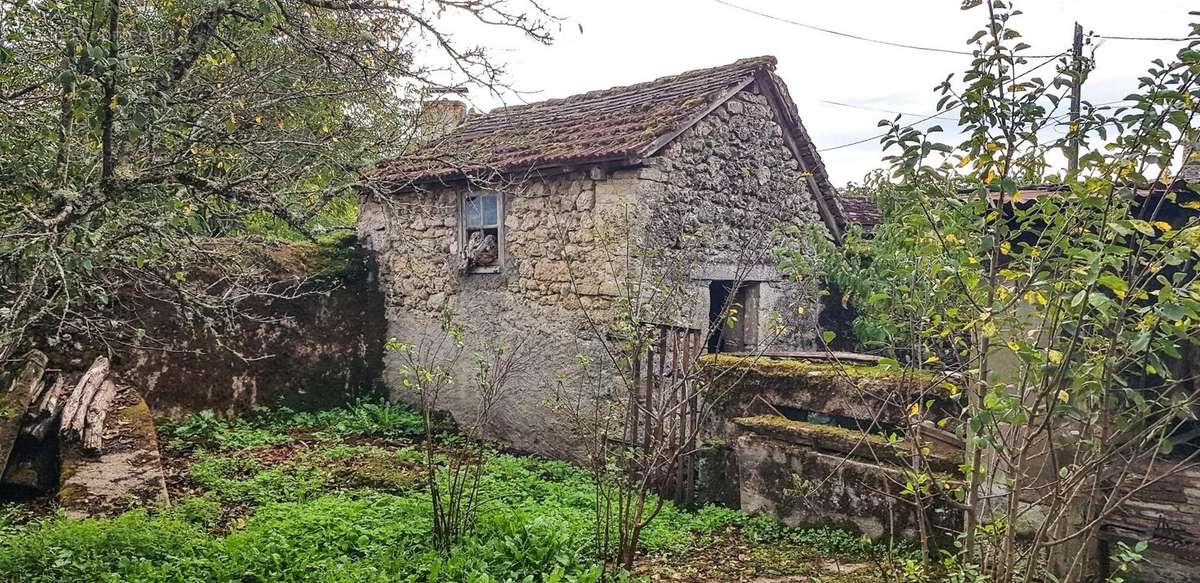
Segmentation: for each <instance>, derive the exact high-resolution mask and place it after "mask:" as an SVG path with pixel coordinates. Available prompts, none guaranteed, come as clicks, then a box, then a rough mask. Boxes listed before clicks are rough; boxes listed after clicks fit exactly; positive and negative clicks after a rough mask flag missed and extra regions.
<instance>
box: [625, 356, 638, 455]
mask: <svg viewBox="0 0 1200 583" xmlns="http://www.w3.org/2000/svg"><path fill="white" fill-rule="evenodd" d="M631 386H632V387H633V390H632V391H629V396H628V399H629V402H628V403H627V404H626V406H627V407H629V411H628V415H627V417H628V418H627V419H626V420H625V422H626V426H627V434H626V436H625V439H626V443H630V444H633V445H634V446H636V445H637V443H638V419H639V417H640V415H641V411H640V410H639V409H640V407H639V406H638V403H640V402H641V398H640V397H639V395H640V394H641V386H642V355H641V354H638V355H637V356H636V358H634V359H633V384H632V385H631Z"/></svg>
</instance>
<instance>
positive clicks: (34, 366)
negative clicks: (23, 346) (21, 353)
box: [12, 350, 50, 401]
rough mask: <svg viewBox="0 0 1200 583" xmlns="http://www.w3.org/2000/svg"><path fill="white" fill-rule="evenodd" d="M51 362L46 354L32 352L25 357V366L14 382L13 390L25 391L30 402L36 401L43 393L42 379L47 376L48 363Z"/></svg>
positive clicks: (37, 351) (36, 351)
mask: <svg viewBox="0 0 1200 583" xmlns="http://www.w3.org/2000/svg"><path fill="white" fill-rule="evenodd" d="M49 361H50V359H49V358H47V357H46V353H44V352H42V351H40V350H30V351H29V354H26V355H25V365H24V366H22V367H21V372H20V373H19V374H18V375H17V378H16V380H15V381H14V382H13V387H12V390H17V389H24V390H25V392H26V393H27V394H28V395H29V400H31V401H32V400H33V399H36V398H37V396H38V394H40V393H41V392H42V388H43V383H42V377H43V376H44V375H45V374H46V363H47V362H49Z"/></svg>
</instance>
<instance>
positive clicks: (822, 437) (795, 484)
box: [734, 417, 961, 539]
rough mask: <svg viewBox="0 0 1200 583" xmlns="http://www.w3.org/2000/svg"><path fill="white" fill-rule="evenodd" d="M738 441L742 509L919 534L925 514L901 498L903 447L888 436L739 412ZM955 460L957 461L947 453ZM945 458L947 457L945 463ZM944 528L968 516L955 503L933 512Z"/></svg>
mask: <svg viewBox="0 0 1200 583" xmlns="http://www.w3.org/2000/svg"><path fill="white" fill-rule="evenodd" d="M737 424H738V426H739V427H741V428H742V432H741V434H740V435H739V436H738V437H737V439H736V440H735V443H734V451H735V452H736V455H737V461H738V469H739V471H738V482H739V484H740V486H741V507H742V510H745V511H746V512H749V513H751V514H770V515H773V516H776V517H778V518H779V519H780V520H782V521H783V522H784V523H786V524H790V525H794V526H810V525H821V526H836V527H839V528H846V529H849V530H853V531H857V532H861V533H862V534H865V535H867V536H870V537H872V538H882V537H887V536H894V537H897V538H902V539H913V538H916V537H918V536H919V534H920V526H919V524H918V520H919V515H918V514H917V513H916V512H915V511H914V508H913V507H912V506H911V505H910V504H909V503H908V502H906V501H904V500H902V499H900V498H899V491H900V488H901V487H900V486H899V484H902V483H904V482H905V477H904V472H903V471H902V469H901V467H900V466H899V465H897V464H892V463H888V462H889V461H896V462H898V461H899V460H900V457H899V453H898V452H897V451H895V449H894V448H892V447H891V446H889V445H888V444H887V443H886V442H884V441H883V440H882V439H880V438H874V437H872V436H865V435H861V434H859V435H854V434H853V432H851V431H849V430H844V429H840V428H833V427H822V426H817V425H813V424H807V423H802V422H794V421H788V420H787V419H783V418H780V417H775V418H773V419H770V418H763V417H758V418H751V419H738V420H737ZM945 461H946V462H947V463H949V462H950V461H951V460H950V459H949V458H947V459H946V460H945ZM943 465H945V464H943ZM930 516H932V517H933V518H932V525H931V526H932V527H933V529H934V532H935V534H936V535H944V534H946V533H949V532H953V531H954V530H955V529H956V528H957V526H958V525H960V524H961V515H960V514H958V513H957V512H954V511H952V510H950V508H949V506H948V505H941V506H935V507H934V508H933V509H932V512H931V513H930Z"/></svg>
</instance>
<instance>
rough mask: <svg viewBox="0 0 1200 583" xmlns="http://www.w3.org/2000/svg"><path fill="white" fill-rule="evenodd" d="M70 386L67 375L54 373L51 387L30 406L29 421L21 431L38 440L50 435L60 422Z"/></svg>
mask: <svg viewBox="0 0 1200 583" xmlns="http://www.w3.org/2000/svg"><path fill="white" fill-rule="evenodd" d="M68 387H69V385H68V384H67V375H64V374H61V373H59V374H56V375H54V381H53V382H52V383H50V388H49V389H46V390H45V391H43V392H42V396H41V397H40V398H39V399H38V401H37V403H34V404H33V405H32V406H31V407H30V409H29V411H28V415H27V417H28V418H29V421H27V422H26V423H25V424H24V425H23V426H22V427H21V433H22V434H24V435H28V436H30V437H32V438H34V439H35V440H38V441H41V440H43V439H45V438H46V436H47V435H50V432H51V430H53V429H54V427H55V425H56V424H57V423H58V416H59V414H60V413H62V408H63V405H64V401H65V400H66V396H67V389H68Z"/></svg>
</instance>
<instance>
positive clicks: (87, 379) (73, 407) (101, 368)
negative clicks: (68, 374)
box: [58, 356, 108, 439]
mask: <svg viewBox="0 0 1200 583" xmlns="http://www.w3.org/2000/svg"><path fill="white" fill-rule="evenodd" d="M107 377H108V359H107V358H104V357H103V356H99V357H96V361H95V362H93V363H92V366H91V367H90V368H88V370H87V372H85V373H83V377H81V378H80V379H79V383H77V384H76V385H75V390H73V391H71V395H70V396H69V397H67V400H66V403H65V404H64V405H63V412H62V423H61V425H60V426H59V429H58V432H59V434H60V435H62V436H64V437H70V436H71V435H72V434H74V437H75V438H79V439H81V438H82V437H83V423H84V420H85V418H86V417H87V411H88V407H89V406H90V405H91V404H92V399H93V398H95V396H96V391H98V390H100V386H101V385H103V384H104V379H105V378H107Z"/></svg>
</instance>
